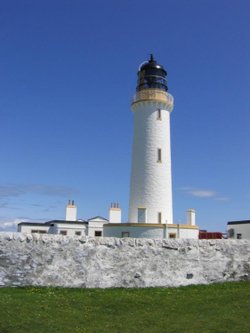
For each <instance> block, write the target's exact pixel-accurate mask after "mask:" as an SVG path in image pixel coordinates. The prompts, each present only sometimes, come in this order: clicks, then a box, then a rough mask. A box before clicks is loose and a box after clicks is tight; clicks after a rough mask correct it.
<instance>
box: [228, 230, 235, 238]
mask: <svg viewBox="0 0 250 333" xmlns="http://www.w3.org/2000/svg"><path fill="white" fill-rule="evenodd" d="M227 233H228V238H234V229H229V230H228V232H227Z"/></svg>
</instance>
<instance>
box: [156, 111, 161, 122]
mask: <svg viewBox="0 0 250 333" xmlns="http://www.w3.org/2000/svg"><path fill="white" fill-rule="evenodd" d="M157 120H161V109H158V110H157Z"/></svg>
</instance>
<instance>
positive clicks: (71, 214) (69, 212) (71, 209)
mask: <svg viewBox="0 0 250 333" xmlns="http://www.w3.org/2000/svg"><path fill="white" fill-rule="evenodd" d="M65 220H66V221H76V220H77V208H76V205H75V202H74V200H72V201H71V200H69V202H68V204H67V206H66V218H65Z"/></svg>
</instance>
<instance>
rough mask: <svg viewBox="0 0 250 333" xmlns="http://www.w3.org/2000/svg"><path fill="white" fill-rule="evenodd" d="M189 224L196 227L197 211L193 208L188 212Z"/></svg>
mask: <svg viewBox="0 0 250 333" xmlns="http://www.w3.org/2000/svg"><path fill="white" fill-rule="evenodd" d="M187 224H188V225H195V210H194V209H192V208H189V209H188V210H187Z"/></svg>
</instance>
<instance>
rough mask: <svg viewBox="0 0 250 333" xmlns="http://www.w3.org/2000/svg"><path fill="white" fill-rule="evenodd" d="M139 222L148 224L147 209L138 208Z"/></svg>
mask: <svg viewBox="0 0 250 333" xmlns="http://www.w3.org/2000/svg"><path fill="white" fill-rule="evenodd" d="M137 222H138V223H146V208H138V211H137Z"/></svg>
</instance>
